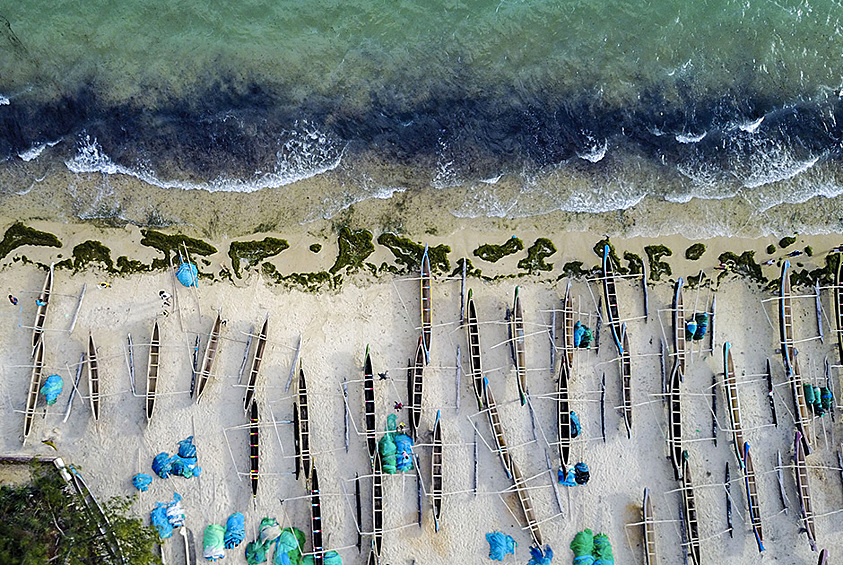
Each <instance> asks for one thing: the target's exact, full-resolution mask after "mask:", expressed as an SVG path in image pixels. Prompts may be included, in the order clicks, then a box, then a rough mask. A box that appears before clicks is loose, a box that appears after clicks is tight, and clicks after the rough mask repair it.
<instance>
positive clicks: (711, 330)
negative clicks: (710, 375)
mask: <svg viewBox="0 0 843 565" xmlns="http://www.w3.org/2000/svg"><path fill="white" fill-rule="evenodd" d="M716 307H717V296H712V297H711V317H710V318H709V320H708V326H709V332H708V336H709V339H710V340H711V341H710V342H709V345H710V346H711V350H712V351H714V343H715V339H714V310H715V308H716Z"/></svg>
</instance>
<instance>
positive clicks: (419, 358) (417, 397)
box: [407, 336, 425, 439]
mask: <svg viewBox="0 0 843 565" xmlns="http://www.w3.org/2000/svg"><path fill="white" fill-rule="evenodd" d="M424 355H425V354H424V340H423V338H422V337H421V336H419V346H418V347H417V348H416V361H415V363H414V364H413V366H412V367H410V368H409V371H408V373H409V377H410V378H409V379H408V380H407V389H408V390H407V392H408V398H409V400H410V405H409V406H408V408H409V409H410V430H411V431H412V436H413V439H415V438H416V437H417V434H418V430H419V425H420V424H421V415H422V401H423V399H424V359H425V357H424Z"/></svg>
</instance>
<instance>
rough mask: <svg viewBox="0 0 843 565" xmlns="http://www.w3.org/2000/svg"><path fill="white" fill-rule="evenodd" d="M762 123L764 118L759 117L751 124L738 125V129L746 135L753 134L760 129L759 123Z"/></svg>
mask: <svg viewBox="0 0 843 565" xmlns="http://www.w3.org/2000/svg"><path fill="white" fill-rule="evenodd" d="M763 121H764V116H761V117H760V118H758V119H757V120H754V121H752V122H744V123H741V124H738V128H739V129H740V130H741V131H745V132H746V133H755V132H756V131H758V128H759V127H761V122H763Z"/></svg>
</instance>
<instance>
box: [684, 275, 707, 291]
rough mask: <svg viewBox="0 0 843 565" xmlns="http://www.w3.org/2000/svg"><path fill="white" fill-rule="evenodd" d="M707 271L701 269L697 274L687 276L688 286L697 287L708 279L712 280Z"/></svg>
mask: <svg viewBox="0 0 843 565" xmlns="http://www.w3.org/2000/svg"><path fill="white" fill-rule="evenodd" d="M710 280H711V279H709V278H708V277H707V276H706V274H705V273H703V272H702V271H700V272H699V273H698V274H697V275H691V276H689V277H686V278H685V282H686V283H687V287H688V288H697V287H698V286H703V285H705V283H706V281H710Z"/></svg>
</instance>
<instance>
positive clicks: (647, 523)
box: [641, 488, 659, 565]
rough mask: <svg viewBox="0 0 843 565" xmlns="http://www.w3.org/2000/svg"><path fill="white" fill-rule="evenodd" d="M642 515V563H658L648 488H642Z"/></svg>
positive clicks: (654, 525) (651, 502) (654, 524)
mask: <svg viewBox="0 0 843 565" xmlns="http://www.w3.org/2000/svg"><path fill="white" fill-rule="evenodd" d="M641 510H642V514H643V516H644V565H658V562H659V560H658V555H657V554H656V521H655V518H654V517H653V501H652V500H651V499H650V489H648V488H645V489H644V503H643V504H642V505H641Z"/></svg>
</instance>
